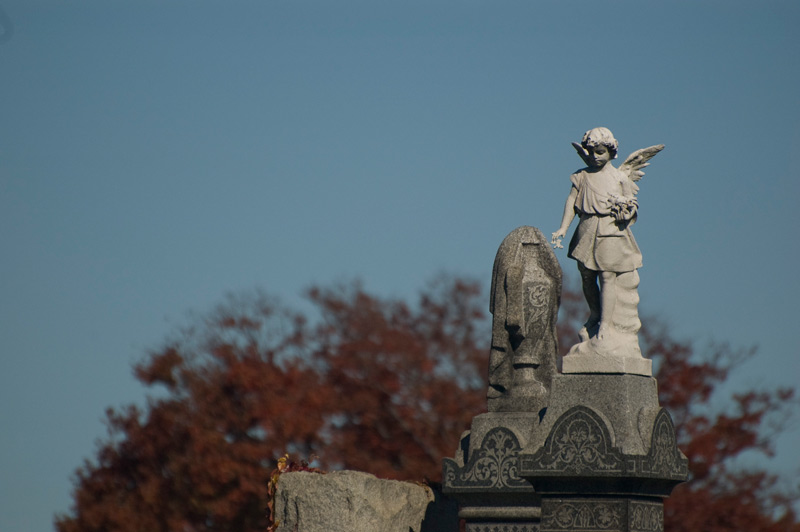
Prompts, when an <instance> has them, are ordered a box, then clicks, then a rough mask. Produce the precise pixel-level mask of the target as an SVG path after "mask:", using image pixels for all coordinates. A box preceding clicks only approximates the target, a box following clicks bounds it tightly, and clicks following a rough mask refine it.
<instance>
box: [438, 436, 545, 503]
mask: <svg viewBox="0 0 800 532" xmlns="http://www.w3.org/2000/svg"><path fill="white" fill-rule="evenodd" d="M519 452H520V444H519V440H517V437H516V436H515V435H514V433H513V432H511V431H510V430H509V429H506V428H504V427H496V428H493V429H492V430H490V431H489V432H488V433H487V434H486V436H485V437H484V438H483V442H482V443H481V447H480V449H478V450H477V452H475V456H474V457H472V458H471V459H470V461H469V463H468V464H466V465H465V466H464V467H463V468H459V467H458V466H457V465H456V464H455V462H454V461H452V460H449V459H446V460H445V461H444V462H445V464H444V478H445V486H448V487H453V488H473V487H480V488H495V489H497V488H524V489H531V486H530V484H529V483H528V482H527V481H526V480H524V479H521V478H520V477H519V476H518V472H517V460H518V455H519Z"/></svg>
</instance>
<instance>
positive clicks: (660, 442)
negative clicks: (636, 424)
mask: <svg viewBox="0 0 800 532" xmlns="http://www.w3.org/2000/svg"><path fill="white" fill-rule="evenodd" d="M642 470H643V472H645V473H649V474H655V475H659V476H666V477H676V478H685V477H686V475H687V472H688V464H687V461H686V458H685V457H684V456H683V455H682V454H681V452H680V451H679V450H678V446H677V442H676V440H675V428H674V426H673V424H672V420H671V419H670V417H669V414H668V413H667V411H666V410H664V409H662V410H661V411H660V412H659V413H658V415H657V416H656V420H655V423H654V424H653V435H652V438H651V444H650V452H649V453H648V455H647V458H646V459H645V461H644V463H643V467H642Z"/></svg>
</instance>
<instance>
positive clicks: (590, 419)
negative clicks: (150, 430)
mask: <svg viewBox="0 0 800 532" xmlns="http://www.w3.org/2000/svg"><path fill="white" fill-rule="evenodd" d="M524 468H525V469H526V470H536V471H542V472H544V471H551V472H565V473H566V472H571V473H575V474H619V473H622V472H623V471H624V469H625V466H624V459H623V456H622V453H620V452H619V451H617V450H616V449H614V447H613V442H612V440H611V435H610V434H609V431H608V428H607V427H606V423H605V421H603V419H602V418H601V417H600V416H599V415H598V414H597V413H596V412H594V411H593V410H592V409H591V408H588V407H585V406H576V407H574V408H572V409H570V410H568V411H567V412H566V413H565V414H564V415H563V416H561V417H560V418H559V419H558V421H557V422H556V424H555V425H554V426H553V430H552V431H551V432H550V435H549V436H548V438H547V440H546V442H545V444H544V447H543V448H542V449H540V450H539V451H538V452H537V453H536V454H534V455H533V456H532V457H531V458H527V457H526V462H525V466H524Z"/></svg>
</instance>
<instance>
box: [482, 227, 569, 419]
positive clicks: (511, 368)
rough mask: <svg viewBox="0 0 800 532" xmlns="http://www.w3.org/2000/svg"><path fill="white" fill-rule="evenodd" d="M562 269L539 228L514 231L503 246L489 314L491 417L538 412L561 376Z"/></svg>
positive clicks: (495, 274)
mask: <svg viewBox="0 0 800 532" xmlns="http://www.w3.org/2000/svg"><path fill="white" fill-rule="evenodd" d="M560 299H561V267H560V266H559V265H558V260H557V259H556V257H555V254H554V253H553V250H551V249H550V246H549V245H548V243H547V240H546V239H545V237H544V235H543V234H542V232H541V231H539V230H538V229H536V228H535V227H528V226H522V227H518V228H517V229H514V230H513V231H512V232H511V233H510V234H509V235H508V236H507V237H506V238H505V239H504V240H503V242H502V244H500V248H499V249H498V250H497V255H496V257H495V261H494V268H493V271H492V288H491V300H490V304H489V310H490V311H491V313H492V347H491V352H490V354H489V389H488V392H487V398H488V407H489V411H490V412H539V411H540V410H542V409H543V408H544V407H546V406H547V396H548V394H549V392H550V381H551V380H552V379H553V376H554V375H555V374H556V371H557V370H556V358H557V353H558V346H557V338H556V320H557V319H558V306H559V302H560Z"/></svg>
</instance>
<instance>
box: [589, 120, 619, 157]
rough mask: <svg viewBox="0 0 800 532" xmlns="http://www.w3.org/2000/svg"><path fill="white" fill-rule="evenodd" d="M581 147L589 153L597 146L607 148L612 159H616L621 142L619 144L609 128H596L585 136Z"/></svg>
mask: <svg viewBox="0 0 800 532" xmlns="http://www.w3.org/2000/svg"><path fill="white" fill-rule="evenodd" d="M581 146H583V147H584V149H586V150H587V151H588V150H590V149H591V148H596V147H597V146H605V147H606V148H608V151H609V152H610V153H611V158H612V159H616V158H617V149H618V148H619V142H617V139H615V138H614V134H613V133H611V131H609V129H608V128H605V127H596V128H594V129H590V130H589V131H587V132H586V133H584V134H583V140H581Z"/></svg>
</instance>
